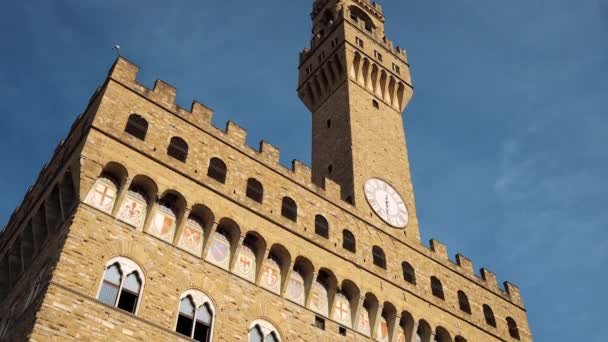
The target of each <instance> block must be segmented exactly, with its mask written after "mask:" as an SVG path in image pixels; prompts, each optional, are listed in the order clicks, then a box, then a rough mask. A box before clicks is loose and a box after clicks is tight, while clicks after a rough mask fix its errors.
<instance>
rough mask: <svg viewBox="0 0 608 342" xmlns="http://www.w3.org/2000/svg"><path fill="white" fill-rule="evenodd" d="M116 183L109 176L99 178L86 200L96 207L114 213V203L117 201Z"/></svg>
mask: <svg viewBox="0 0 608 342" xmlns="http://www.w3.org/2000/svg"><path fill="white" fill-rule="evenodd" d="M116 192H117V191H116V185H115V184H114V182H112V181H111V180H109V179H107V178H99V179H98V180H97V181H96V182H95V185H93V188H91V191H89V194H88V195H87V198H86V200H85V202H86V203H87V204H90V205H92V206H94V207H95V208H97V209H99V210H101V211H104V212H106V213H108V214H111V213H112V209H114V203H115V202H116Z"/></svg>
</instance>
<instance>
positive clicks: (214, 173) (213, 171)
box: [207, 158, 228, 184]
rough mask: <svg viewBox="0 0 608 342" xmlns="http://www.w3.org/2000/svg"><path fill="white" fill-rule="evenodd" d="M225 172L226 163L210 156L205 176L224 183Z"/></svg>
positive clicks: (226, 170)
mask: <svg viewBox="0 0 608 342" xmlns="http://www.w3.org/2000/svg"><path fill="white" fill-rule="evenodd" d="M226 173H228V169H227V168H226V164H225V163H224V162H223V161H222V160H221V159H219V158H211V160H210V161H209V170H207V176H209V177H210V178H212V179H215V180H216V181H218V182H220V183H222V184H224V183H226Z"/></svg>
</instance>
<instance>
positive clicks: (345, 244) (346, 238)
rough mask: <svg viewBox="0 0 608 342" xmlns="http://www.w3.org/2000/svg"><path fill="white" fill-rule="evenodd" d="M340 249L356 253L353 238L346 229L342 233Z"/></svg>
mask: <svg viewBox="0 0 608 342" xmlns="http://www.w3.org/2000/svg"><path fill="white" fill-rule="evenodd" d="M342 248H344V249H346V250H347V251H349V252H353V253H355V252H356V251H357V245H356V242H355V236H354V235H353V233H351V232H350V231H349V230H347V229H344V230H343V231H342Z"/></svg>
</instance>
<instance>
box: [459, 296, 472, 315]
mask: <svg viewBox="0 0 608 342" xmlns="http://www.w3.org/2000/svg"><path fill="white" fill-rule="evenodd" d="M458 307H459V308H460V311H462V312H466V313H468V314H469V315H470V314H471V304H470V302H469V297H468V296H467V294H466V293H464V291H462V290H459V291H458Z"/></svg>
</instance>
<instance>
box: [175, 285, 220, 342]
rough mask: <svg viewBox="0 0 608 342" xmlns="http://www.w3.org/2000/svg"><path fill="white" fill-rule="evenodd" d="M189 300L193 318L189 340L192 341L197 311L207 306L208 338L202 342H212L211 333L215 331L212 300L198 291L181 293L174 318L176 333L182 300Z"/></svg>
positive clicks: (214, 314) (192, 290)
mask: <svg viewBox="0 0 608 342" xmlns="http://www.w3.org/2000/svg"><path fill="white" fill-rule="evenodd" d="M188 297H189V298H190V300H191V301H192V303H193V304H194V317H193V326H192V331H191V334H190V336H189V337H190V338H192V339H194V333H195V327H196V314H197V313H198V309H199V308H200V307H202V306H205V305H206V306H207V308H208V309H209V311H211V325H210V326H209V336H208V339H207V340H203V341H204V342H210V341H213V332H214V330H215V321H216V312H217V311H216V309H215V304H214V302H213V300H211V298H210V297H209V296H207V295H206V294H205V293H203V292H202V291H200V290H196V289H190V290H187V291H185V292H184V293H182V295H181V296H180V298H179V302H178V303H177V316H176V317H175V329H174V330H176V331H177V323H178V320H179V315H180V307H181V303H182V301H183V300H184V298H188Z"/></svg>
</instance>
